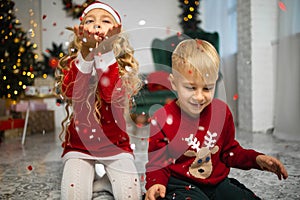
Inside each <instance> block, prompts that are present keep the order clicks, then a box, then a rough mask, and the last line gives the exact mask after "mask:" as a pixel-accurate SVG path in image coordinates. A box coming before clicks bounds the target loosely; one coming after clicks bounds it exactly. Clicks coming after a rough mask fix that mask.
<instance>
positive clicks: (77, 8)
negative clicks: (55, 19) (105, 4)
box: [63, 0, 95, 19]
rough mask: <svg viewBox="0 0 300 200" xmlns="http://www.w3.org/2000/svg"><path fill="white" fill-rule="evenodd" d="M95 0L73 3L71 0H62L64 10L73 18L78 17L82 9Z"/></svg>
mask: <svg viewBox="0 0 300 200" xmlns="http://www.w3.org/2000/svg"><path fill="white" fill-rule="evenodd" d="M94 1H95V0H86V1H85V2H84V3H83V4H74V3H73V1H72V0H63V4H64V10H66V11H67V14H68V16H71V17H73V19H78V18H79V17H80V16H81V13H82V11H83V10H84V9H85V8H86V7H87V6H88V5H89V4H91V3H93V2H94Z"/></svg>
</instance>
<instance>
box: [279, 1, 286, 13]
mask: <svg viewBox="0 0 300 200" xmlns="http://www.w3.org/2000/svg"><path fill="white" fill-rule="evenodd" d="M278 6H279V8H280V9H281V10H282V11H286V6H285V4H284V3H283V2H282V1H279V2H278Z"/></svg>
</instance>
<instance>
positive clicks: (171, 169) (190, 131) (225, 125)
mask: <svg viewBox="0 0 300 200" xmlns="http://www.w3.org/2000/svg"><path fill="white" fill-rule="evenodd" d="M208 133H210V135H214V137H213V138H211V139H214V140H215V143H210V144H214V145H212V146H210V148H209V149H210V151H209V153H208V154H205V156H204V157H201V159H200V158H199V157H198V158H197V159H196V152H197V142H199V144H200V145H199V146H198V147H199V148H202V147H205V146H208V145H207V142H208V140H207V139H204V138H205V137H206V138H209V134H208ZM188 138H189V139H188ZM195 138H197V139H195ZM188 141H189V142H192V143H193V144H190V145H188ZM211 141H213V140H211ZM188 150H190V151H188ZM199 152H200V151H199ZM184 154H185V155H184ZM194 154H195V156H194ZM259 154H261V153H259V152H256V151H254V150H251V149H244V148H242V147H241V146H240V144H239V143H238V142H237V141H236V140H235V127H234V122H233V117H232V114H231V112H230V110H229V108H228V106H227V105H226V104H225V103H224V102H222V101H221V100H218V99H214V100H213V101H212V103H211V104H210V105H208V106H207V107H206V108H205V109H204V110H203V111H202V113H201V115H200V117H199V118H192V117H190V116H188V115H187V114H186V113H184V112H181V110H180V108H179V107H178V106H177V104H176V100H174V101H173V102H171V103H170V104H167V105H165V106H164V107H163V108H161V109H159V110H158V111H157V112H156V113H155V114H154V116H153V118H152V121H151V126H150V138H149V149H148V163H147V164H146V189H149V188H150V187H151V186H152V185H154V184H162V185H165V186H167V183H168V180H169V177H170V176H174V177H176V178H178V179H182V180H186V181H189V182H192V183H195V184H205V185H216V184H218V183H220V182H221V181H222V180H224V179H225V178H226V177H227V176H228V174H229V171H230V167H235V168H240V169H245V170H248V169H251V168H256V169H260V167H259V166H258V165H257V163H256V156H258V155H259ZM194 161H195V162H194ZM202 164H203V165H202ZM203 166H204V167H203ZM210 170H211V171H210Z"/></svg>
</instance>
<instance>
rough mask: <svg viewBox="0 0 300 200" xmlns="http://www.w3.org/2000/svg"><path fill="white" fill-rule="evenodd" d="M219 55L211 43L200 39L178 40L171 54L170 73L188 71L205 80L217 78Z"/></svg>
mask: <svg viewBox="0 0 300 200" xmlns="http://www.w3.org/2000/svg"><path fill="white" fill-rule="evenodd" d="M219 65H220V57H219V54H218V52H217V51H216V49H215V48H214V46H213V45H212V44H210V43H209V42H207V41H205V40H200V39H187V40H184V41H182V42H180V43H179V44H178V45H177V47H176V48H175V50H174V52H173V54H172V73H173V74H174V75H176V73H179V74H182V73H183V72H188V73H189V74H191V75H193V76H195V77H202V78H203V79H205V80H207V79H209V80H214V81H216V80H217V79H218V72H219Z"/></svg>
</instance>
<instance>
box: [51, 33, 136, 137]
mask: <svg viewBox="0 0 300 200" xmlns="http://www.w3.org/2000/svg"><path fill="white" fill-rule="evenodd" d="M80 49H81V42H80V41H79V39H78V38H77V37H76V35H75V34H74V40H73V41H72V42H71V43H70V44H69V47H68V55H66V56H64V57H63V58H61V59H60V62H59V67H58V70H57V71H56V86H55V93H56V94H57V96H59V97H60V98H61V99H62V100H64V102H65V103H66V105H65V110H66V113H67V116H66V118H65V119H64V120H63V121H62V122H61V126H62V131H61V133H60V135H59V138H60V140H63V135H64V134H68V135H69V137H70V134H69V133H68V129H67V127H68V125H69V123H70V119H71V118H72V117H73V113H72V112H71V111H70V108H71V107H72V104H74V103H76V102H74V100H71V99H69V98H67V96H66V95H65V94H64V93H63V92H62V89H61V87H62V84H63V79H64V73H62V71H63V70H69V66H71V65H72V62H75V60H76V59H75V58H76V57H77V54H78V52H79V51H80ZM113 52H114V54H115V58H116V60H117V63H118V65H119V67H118V69H119V74H120V77H121V79H122V86H123V88H125V91H126V93H125V94H124V95H127V96H126V97H127V98H126V97H125V98H124V99H123V100H125V104H124V107H125V111H126V110H127V111H128V110H129V108H130V107H131V106H132V104H133V103H134V101H133V100H132V99H133V96H134V95H136V94H137V93H138V92H139V90H140V89H141V87H142V81H141V78H140V76H139V73H138V72H139V63H138V61H137V60H136V59H135V58H134V50H133V47H132V46H131V45H130V44H129V42H128V38H127V36H126V35H125V34H124V33H120V34H119V35H118V37H117V39H116V40H115V42H114V44H113ZM95 85H98V84H96V83H95ZM95 85H94V86H91V87H94V88H97V86H96V87H95ZM89 95H90V96H91V95H96V99H95V101H96V102H95V104H94V108H92V106H90V105H88V106H89V108H90V114H91V113H93V115H94V117H95V119H96V121H98V122H99V123H100V118H101V114H100V107H101V97H100V95H99V92H98V89H96V90H95V89H93V92H91V93H90V94H89ZM93 109H94V111H93ZM127 113H128V112H127Z"/></svg>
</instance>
